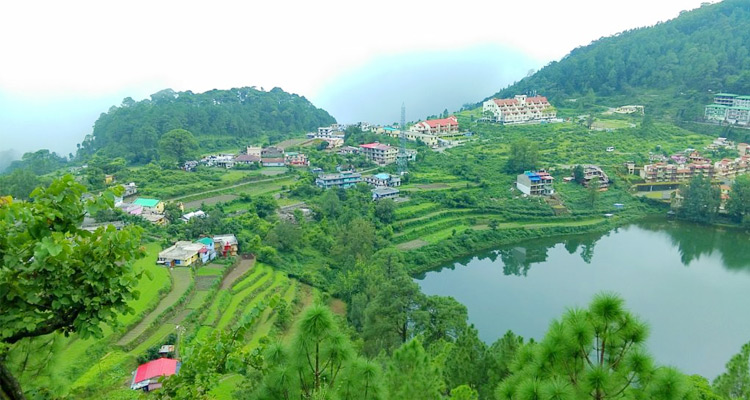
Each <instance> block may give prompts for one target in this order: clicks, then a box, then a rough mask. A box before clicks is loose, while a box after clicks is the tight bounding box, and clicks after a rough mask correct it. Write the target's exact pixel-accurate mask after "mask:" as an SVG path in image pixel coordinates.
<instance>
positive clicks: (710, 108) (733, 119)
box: [704, 93, 750, 125]
mask: <svg viewBox="0 0 750 400" xmlns="http://www.w3.org/2000/svg"><path fill="white" fill-rule="evenodd" d="M704 117H705V119H706V120H707V121H711V122H726V123H729V124H738V125H748V124H750V96H739V95H736V94H731V93H718V94H716V95H715V96H714V103H713V104H709V105H707V106H706V111H705V114H704Z"/></svg>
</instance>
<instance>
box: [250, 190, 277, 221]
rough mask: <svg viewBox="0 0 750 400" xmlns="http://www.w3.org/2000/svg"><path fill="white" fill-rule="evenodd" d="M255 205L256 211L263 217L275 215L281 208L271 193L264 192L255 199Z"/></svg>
mask: <svg viewBox="0 0 750 400" xmlns="http://www.w3.org/2000/svg"><path fill="white" fill-rule="evenodd" d="M253 206H255V213H256V214H258V216H259V217H261V218H266V217H268V216H269V215H273V214H274V213H275V212H276V210H277V209H278V208H279V204H278V203H277V202H276V199H274V198H273V196H271V195H267V194H262V195H260V196H257V197H255V198H254V199H253Z"/></svg>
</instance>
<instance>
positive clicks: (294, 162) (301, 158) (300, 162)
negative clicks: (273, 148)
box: [284, 152, 310, 167]
mask: <svg viewBox="0 0 750 400" xmlns="http://www.w3.org/2000/svg"><path fill="white" fill-rule="evenodd" d="M284 163H285V164H286V165H289V166H292V167H306V166H308V165H310V161H309V160H308V159H307V156H306V155H305V154H303V153H297V152H290V153H286V154H284Z"/></svg>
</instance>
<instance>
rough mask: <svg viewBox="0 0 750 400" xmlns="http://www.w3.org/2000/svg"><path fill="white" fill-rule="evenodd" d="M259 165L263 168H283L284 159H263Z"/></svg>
mask: <svg viewBox="0 0 750 400" xmlns="http://www.w3.org/2000/svg"><path fill="white" fill-rule="evenodd" d="M260 164H261V165H262V166H264V167H283V166H284V157H270V158H267V157H264V158H261V160H260Z"/></svg>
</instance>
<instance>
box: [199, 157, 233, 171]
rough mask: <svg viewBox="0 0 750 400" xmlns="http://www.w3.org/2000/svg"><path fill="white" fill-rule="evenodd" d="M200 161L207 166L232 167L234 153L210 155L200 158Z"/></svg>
mask: <svg viewBox="0 0 750 400" xmlns="http://www.w3.org/2000/svg"><path fill="white" fill-rule="evenodd" d="M201 163H203V164H206V165H207V166H209V167H221V168H227V169H229V168H232V167H234V155H233V154H219V155H210V156H206V157H203V158H201Z"/></svg>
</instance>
